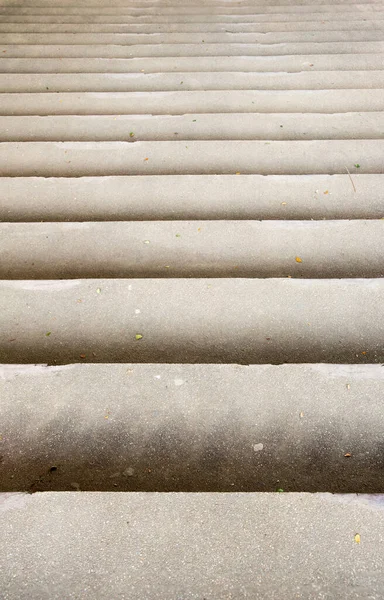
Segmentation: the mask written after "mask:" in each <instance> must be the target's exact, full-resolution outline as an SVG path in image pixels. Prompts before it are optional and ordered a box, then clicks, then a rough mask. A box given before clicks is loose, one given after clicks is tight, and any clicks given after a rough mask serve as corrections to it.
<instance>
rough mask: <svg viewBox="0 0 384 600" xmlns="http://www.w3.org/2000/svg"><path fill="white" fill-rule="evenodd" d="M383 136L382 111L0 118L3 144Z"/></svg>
mask: <svg viewBox="0 0 384 600" xmlns="http://www.w3.org/2000/svg"><path fill="white" fill-rule="evenodd" d="M383 73H384V72H383ZM383 95H384V93H383ZM383 137H384V111H382V112H379V111H376V112H347V113H332V114H316V113H272V114H263V113H248V114H245V113H230V114H223V113H218V114H214V113H213V114H212V113H209V114H201V113H199V114H191V113H190V114H186V115H142V114H140V115H129V116H126V115H118V116H117V117H116V116H112V115H108V116H103V115H97V116H77V115H61V116H60V115H59V116H53V117H52V116H44V117H40V116H39V117H34V116H18V117H1V116H0V141H1V142H31V141H32V142H33V141H36V142H56V141H57V142H63V141H79V142H87V141H90V142H98V141H111V142H114V141H130V142H137V141H140V140H141V141H157V140H159V141H171V140H195V141H198V140H229V141H230V140H292V141H293V140H347V139H351V140H358V139H363V140H364V139H371V140H372V139H378V140H380V139H383Z"/></svg>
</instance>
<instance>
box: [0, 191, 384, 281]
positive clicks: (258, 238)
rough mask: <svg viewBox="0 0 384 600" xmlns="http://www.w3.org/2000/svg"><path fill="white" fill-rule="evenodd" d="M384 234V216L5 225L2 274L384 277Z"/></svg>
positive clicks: (0, 233)
mask: <svg viewBox="0 0 384 600" xmlns="http://www.w3.org/2000/svg"><path fill="white" fill-rule="evenodd" d="M325 191H327V190H325ZM321 194H322V195H324V191H322V192H321ZM319 196H320V194H319ZM318 201H320V202H321V197H320V198H319V200H318ZM281 210H282V211H283V210H284V207H283V206H282V207H281ZM383 235H384V220H370V221H361V220H354V221H335V220H332V221H264V222H263V221H245V220H243V221H234V220H230V221H204V222H201V221H168V222H161V221H152V222H145V221H142V222H131V223H122V222H120V223H116V222H109V223H12V224H8V223H3V224H1V223H0V278H1V279H26V278H28V279H64V278H65V279H75V278H82V277H83V278H88V277H90V278H92V277H93V278H96V277H105V278H108V277H109V278H113V277H116V278H122V277H125V278H127V277H128V278H129V277H138V278H148V277H261V278H262V277H287V276H290V277H306V278H333V277H335V278H340V277H382V276H383V274H384V254H383V252H382V245H383V242H382V240H383ZM297 257H298V258H297ZM297 260H299V261H300V262H297ZM166 267H168V268H166Z"/></svg>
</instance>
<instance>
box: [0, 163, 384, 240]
mask: <svg viewBox="0 0 384 600" xmlns="http://www.w3.org/2000/svg"><path fill="white" fill-rule="evenodd" d="M359 170H360V169H358V168H357V167H355V166H353V167H352V170H351V171H350V173H351V178H350V177H349V175H348V173H347V172H345V174H344V175H306V176H293V175H287V176H275V175H270V176H260V175H177V176H163V175H159V176H156V175H152V176H144V175H142V176H139V177H135V176H130V177H81V178H71V177H67V178H43V177H2V178H0V220H1V221H21V222H23V221H96V220H97V221H113V220H115V221H117V220H121V221H132V220H133V221H151V220H164V219H167V220H177V219H179V220H184V219H200V220H204V219H228V220H231V219H381V218H382V217H384V178H383V175H359V174H358V172H359ZM351 179H352V181H351ZM327 192H328V193H327ZM176 233H177V232H176Z"/></svg>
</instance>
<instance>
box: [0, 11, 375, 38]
mask: <svg viewBox="0 0 384 600" xmlns="http://www.w3.org/2000/svg"><path fill="white" fill-rule="evenodd" d="M152 8H153V10H155V11H156V10H158V7H152ZM316 16H317V15H316ZM373 16H376V15H373ZM320 25H321V31H346V32H351V33H352V35H353V34H354V33H356V32H357V33H358V32H359V31H366V32H368V31H369V32H371V31H372V30H377V31H383V29H384V20H383V19H378V18H375V19H373V18H372V15H370V18H367V19H364V20H360V21H324V22H322V21H320ZM0 31H1V32H8V33H29V32H31V33H33V32H41V33H45V32H47V33H53V32H57V33H72V32H82V33H92V32H94V33H125V34H133V33H141V34H148V33H172V32H174V33H191V32H192V33H193V32H194V33H204V32H205V33H223V32H224V33H265V34H268V33H273V32H275V31H276V32H298V31H301V32H312V33H314V32H316V33H318V32H319V19H317V20H316V19H315V18H314V20H312V21H301V22H300V21H299V22H292V21H276V22H273V23H260V22H258V23H231V25H230V28H229V27H228V23H220V22H216V23H204V22H202V23H157V24H151V23H147V24H145V23H141V24H140V23H135V22H134V23H120V22H119V23H40V22H39V20H37V21H36V22H35V23H24V22H18V23H17V22H16V23H15V22H14V21H12V22H9V21H7V22H6V23H4V22H0Z"/></svg>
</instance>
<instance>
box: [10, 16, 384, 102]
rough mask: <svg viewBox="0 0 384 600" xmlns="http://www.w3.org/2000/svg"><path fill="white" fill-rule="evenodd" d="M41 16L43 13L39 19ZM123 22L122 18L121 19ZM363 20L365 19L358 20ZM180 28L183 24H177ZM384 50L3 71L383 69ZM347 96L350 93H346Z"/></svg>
mask: <svg viewBox="0 0 384 600" xmlns="http://www.w3.org/2000/svg"><path fill="white" fill-rule="evenodd" d="M40 20H41V17H39V21H40ZM119 22H120V21H119ZM356 23H359V25H360V23H361V21H356ZM176 31H179V27H178V26H176ZM383 67H384V63H383V55H382V54H356V53H353V54H306V55H293V56H215V57H212V56H201V57H195V56H180V57H165V58H158V57H150V58H149V57H147V58H62V59H60V58H40V59H39V60H38V61H36V60H34V59H31V58H0V72H1V73H139V72H140V71H144V72H146V73H159V72H160V73H161V72H163V73H167V72H177V73H183V72H188V71H189V72H192V73H194V72H196V71H197V72H203V71H205V72H208V73H214V72H221V71H242V72H254V71H260V72H277V73H280V72H282V71H283V72H284V71H285V72H288V73H289V72H292V73H293V72H301V71H338V70H339V71H363V70H366V71H377V70H383ZM346 97H348V96H347V95H346Z"/></svg>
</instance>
